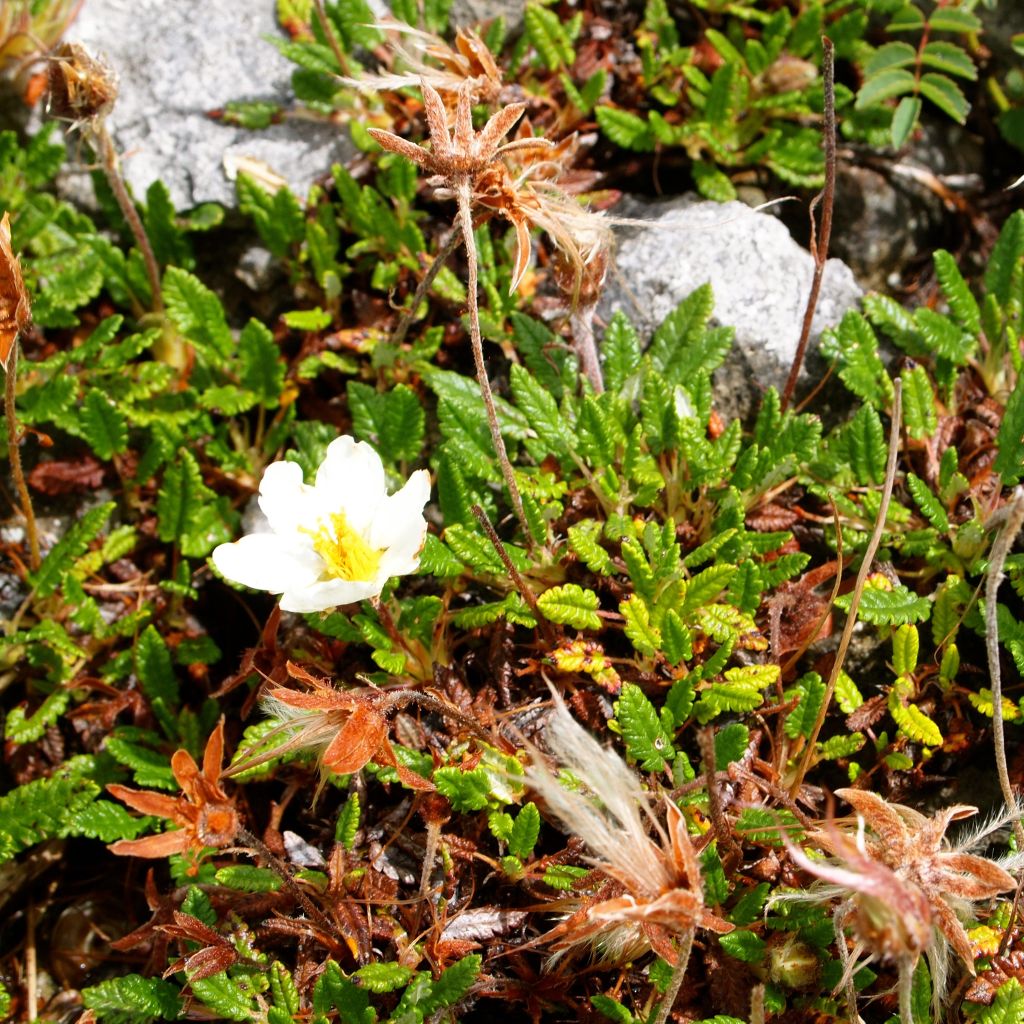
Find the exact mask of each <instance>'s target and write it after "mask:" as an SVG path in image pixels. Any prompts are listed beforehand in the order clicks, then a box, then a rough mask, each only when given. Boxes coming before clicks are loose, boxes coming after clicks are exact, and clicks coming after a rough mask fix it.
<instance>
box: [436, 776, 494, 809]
mask: <svg viewBox="0 0 1024 1024" xmlns="http://www.w3.org/2000/svg"><path fill="white" fill-rule="evenodd" d="M434 785H435V786H436V787H437V791H438V793H440V794H441V796H443V797H446V798H447V799H448V801H449V803H450V804H451V805H452V807H453V808H454V809H455V810H456V811H459V812H460V813H462V812H467V811H482V810H483V809H484V808H485V807H486V806H487V803H488V801H489V800H490V796H491V780H490V778H489V777H488V775H487V772H486V771H485V770H484V769H483V768H473V769H471V770H470V771H462V769H460V768H438V769H437V770H436V771H435V772H434Z"/></svg>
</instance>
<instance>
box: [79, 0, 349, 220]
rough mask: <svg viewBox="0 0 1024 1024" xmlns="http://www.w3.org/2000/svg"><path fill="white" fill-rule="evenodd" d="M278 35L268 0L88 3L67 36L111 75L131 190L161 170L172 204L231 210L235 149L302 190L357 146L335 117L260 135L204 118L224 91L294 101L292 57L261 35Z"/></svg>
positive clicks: (224, 98)
mask: <svg viewBox="0 0 1024 1024" xmlns="http://www.w3.org/2000/svg"><path fill="white" fill-rule="evenodd" d="M279 34H280V30H279V28H278V27H277V25H276V23H275V21H274V3H273V0H206V2H204V0H171V2H166V0H86V2H85V4H84V6H83V8H82V11H81V13H80V14H79V16H78V20H77V21H76V22H75V23H74V25H73V26H72V28H71V30H70V31H69V33H68V36H67V38H68V39H70V40H74V41H76V42H80V43H82V44H84V45H85V46H86V47H87V48H88V49H89V50H90V52H92V53H94V54H96V55H99V56H101V57H102V58H103V59H104V60H105V61H106V62H107V63H108V64H109V65H110V66H111V68H112V69H113V70H114V71H115V73H116V74H117V76H118V79H119V97H118V101H117V105H116V106H115V108H114V111H113V113H112V114H111V115H110V118H109V125H110V127H111V130H112V132H113V134H114V139H115V142H116V143H117V146H118V148H119V150H120V151H121V153H123V154H124V159H123V170H124V174H125V177H126V178H127V179H128V183H129V185H130V186H131V187H132V189H133V191H134V192H135V194H136V195H139V196H141V195H144V194H145V190H146V188H147V187H148V186H149V185H150V183H151V182H153V181H154V180H156V179H157V178H159V179H161V180H163V181H164V183H165V184H166V185H167V187H168V188H169V189H170V193H171V198H172V200H173V202H174V204H175V206H176V207H178V208H179V209H188V208H190V207H193V206H196V205H198V204H199V203H203V202H217V203H222V204H224V205H226V206H229V207H232V206H234V204H235V189H234V185H233V183H232V181H231V180H229V177H228V174H227V173H226V171H225V158H227V160H228V163H229V164H230V163H232V162H237V159H238V158H239V157H246V158H251V159H254V160H258V161H262V162H263V163H265V164H268V165H269V166H270V167H271V168H272V169H273V170H274V171H275V172H277V174H279V175H281V176H282V177H283V178H284V179H285V180H286V181H287V182H288V183H289V185H290V186H291V187H292V189H293V190H295V191H296V192H297V193H299V194H300V195H305V193H306V191H307V190H308V189H309V186H310V184H311V183H312V182H313V180H314V179H315V178H316V177H317V176H318V175H320V174H322V173H323V172H324V171H325V170H327V169H328V168H329V167H330V165H331V164H332V163H334V162H338V161H344V160H345V159H347V158H348V157H350V156H351V155H352V152H353V149H352V146H351V143H350V142H349V141H348V138H347V135H346V134H345V133H344V132H343V131H342V130H341V129H339V128H337V127H336V126H333V125H329V124H323V123H318V122H315V121H310V120H298V119H295V120H287V121H285V122H284V123H282V124H278V125H273V126H272V127H270V128H268V129H267V130H265V131H258V132H256V131H248V130H246V129H243V128H238V127H234V126H228V125H224V124H221V123H218V122H216V121H214V120H211V119H210V117H209V116H208V113H209V111H211V110H216V109H218V108H221V107H223V106H224V105H225V104H227V103H228V102H230V101H231V100H265V101H270V102H276V103H281V104H287V103H288V102H289V101H290V100H291V95H292V93H291V73H292V70H293V67H294V66H293V65H292V64H291V63H290V62H289V61H287V60H285V58H284V57H282V56H281V55H280V54H279V53H278V52H277V50H276V49H275V48H274V47H273V46H272V45H271V44H270V43H269V42H267V41H266V39H265V38H264V36H267V35H271V36H276V35H279Z"/></svg>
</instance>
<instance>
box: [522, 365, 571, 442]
mask: <svg viewBox="0 0 1024 1024" xmlns="http://www.w3.org/2000/svg"><path fill="white" fill-rule="evenodd" d="M510 380H511V385H512V394H513V395H514V396H515V400H516V405H517V406H518V407H519V408H520V409H521V410H522V411H523V412H524V413H525V414H526V418H527V420H528V421H529V424H530V427H531V428H532V429H533V431H534V433H535V434H536V435H537V438H538V440H539V441H540V442H541V444H543V445H544V447H545V449H546V451H547V452H548V453H550V454H554V455H561V454H563V453H564V452H566V451H567V450H568V448H569V447H570V446H569V433H568V429H567V426H566V423H565V421H564V420H563V418H562V414H561V412H560V411H559V409H558V403H557V402H556V401H555V399H554V398H553V397H552V395H551V393H550V392H549V391H547V390H546V389H545V388H543V387H541V385H540V383H539V382H538V381H537V380H536V378H534V377H533V376H532V375H531V374H530V373H529V371H527V370H526V369H524V368H523V367H522V366H518V365H513V366H512V370H511V375H510Z"/></svg>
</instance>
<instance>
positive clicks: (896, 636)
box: [892, 623, 921, 676]
mask: <svg viewBox="0 0 1024 1024" xmlns="http://www.w3.org/2000/svg"><path fill="white" fill-rule="evenodd" d="M920 645H921V641H920V638H919V637H918V635H917V628H916V627H915V626H912V625H910V624H909V623H907V624H905V625H902V626H900V627H899V629H897V630H896V632H894V633H893V635H892V667H893V671H894V672H895V673H896V675H898V676H909V675H910V674H911V673H912V672H913V671H914V669H915V668H917V654H918V651H919V649H920Z"/></svg>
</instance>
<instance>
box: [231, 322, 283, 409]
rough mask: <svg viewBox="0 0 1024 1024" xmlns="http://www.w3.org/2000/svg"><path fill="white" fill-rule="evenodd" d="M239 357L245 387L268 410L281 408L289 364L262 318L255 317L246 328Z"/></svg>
mask: <svg viewBox="0 0 1024 1024" xmlns="http://www.w3.org/2000/svg"><path fill="white" fill-rule="evenodd" d="M238 360H239V364H240V367H241V373H240V374H239V377H240V379H241V383H242V386H243V387H244V388H246V389H247V390H248V391H251V392H252V393H253V394H254V395H256V397H257V400H258V401H259V402H260V403H261V404H262V405H264V406H266V407H267V408H268V409H275V408H277V406H278V405H280V402H281V391H282V389H283V388H284V374H285V365H284V362H283V360H282V359H281V352H280V349H278V347H277V344H276V342H275V341H274V335H273V334H272V333H271V332H270V330H269V329H268V328H266V327H264V325H263V324H261V323H260V322H259V321H258V320H255V319H251V320H250V321H249V322H248V323H247V324H246V325H245V327H243V328H242V333H241V334H240V335H239V336H238Z"/></svg>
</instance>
